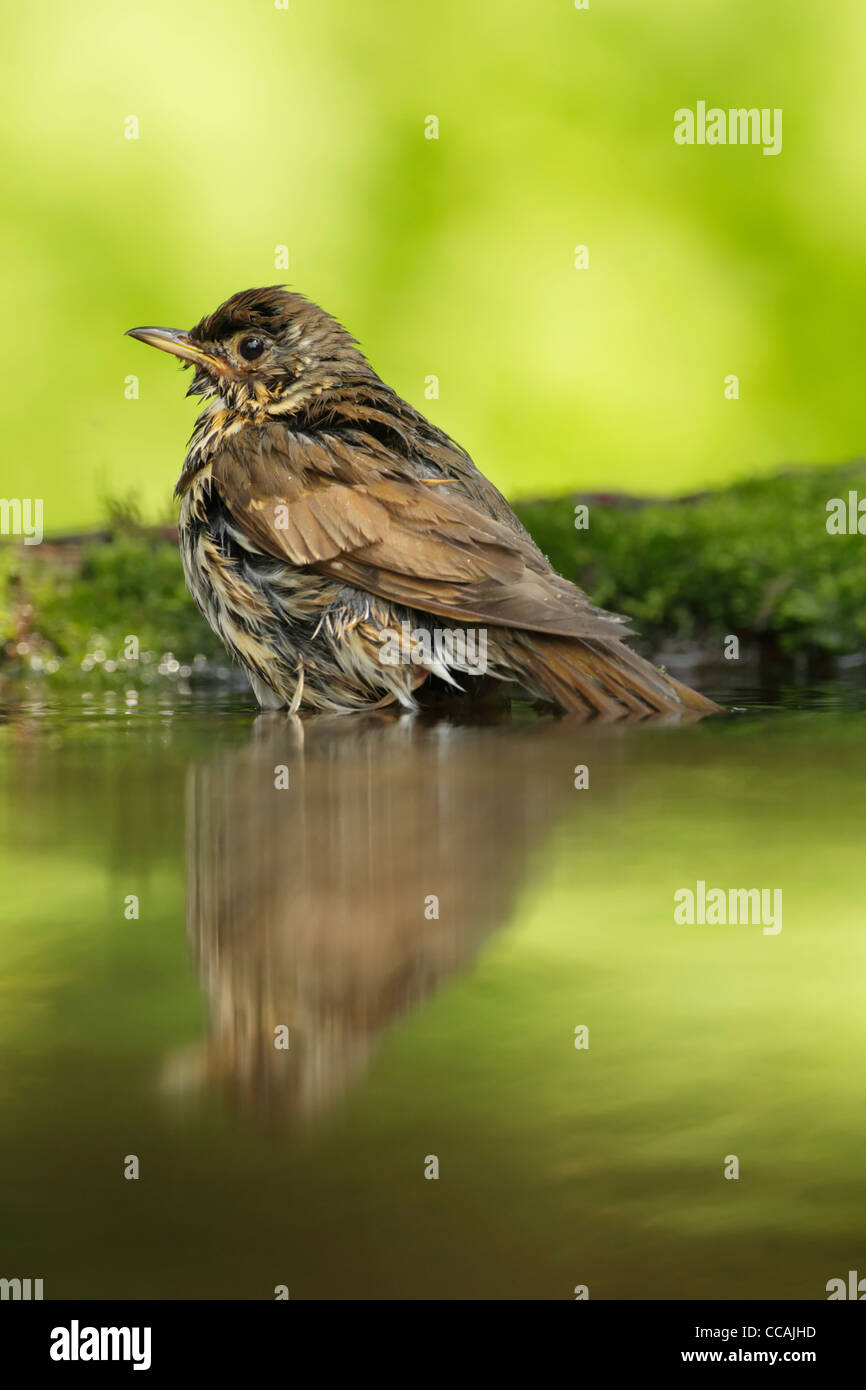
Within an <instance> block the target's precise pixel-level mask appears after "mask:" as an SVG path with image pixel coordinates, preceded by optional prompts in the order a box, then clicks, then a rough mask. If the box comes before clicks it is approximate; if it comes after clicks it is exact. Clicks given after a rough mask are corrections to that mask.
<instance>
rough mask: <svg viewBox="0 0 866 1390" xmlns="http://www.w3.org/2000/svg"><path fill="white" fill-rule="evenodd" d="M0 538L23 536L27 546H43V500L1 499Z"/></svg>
mask: <svg viewBox="0 0 866 1390" xmlns="http://www.w3.org/2000/svg"><path fill="white" fill-rule="evenodd" d="M0 536H23V537H24V544H25V545H41V544H42V498H41V497H0Z"/></svg>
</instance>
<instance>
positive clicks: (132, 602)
mask: <svg viewBox="0 0 866 1390" xmlns="http://www.w3.org/2000/svg"><path fill="white" fill-rule="evenodd" d="M852 489H853V490H855V491H860V492H861V493H862V495H864V496H866V465H849V466H846V467H844V468H822V469H810V470H805V469H804V470H799V471H792V472H790V473H785V474H781V475H779V476H777V477H775V478H772V479H761V480H757V481H754V482H745V483H741V484H737V485H735V486H733V487H730V488H727V489H725V490H724V491H722V492H717V493H710V494H707V495H705V496H701V497H697V498H686V499H680V500H677V501H674V502H641V501H637V500H635V499H633V498H614V497H603V496H594V497H580V498H578V497H563V498H559V499H552V500H551V499H547V500H542V501H537V502H528V503H523V504H521V505H520V506H519V507H518V508H517V510H518V512H519V514H520V516H521V519H522V520H523V522H524V523H525V525H526V526H527V527H528V528H529V530H530V531H531V532H532V534H533V535H534V536H535V538H536V540H537V541H538V543H539V545H540V546H541V548H542V550H544V552H545V554H547V555H548V556H549V557H550V559H551V561H552V562H553V564H554V565H555V566H556V568H557V569H559V570H560V571H561V572H562V573H563V574H565V575H567V576H568V577H569V578H571V579H574V580H576V581H577V583H579V584H580V585H581V586H582V587H583V588H584V589H586V590H587V591H588V592H589V593H591V594H592V596H593V598H594V599H595V601H596V602H597V603H599V604H600V605H602V606H603V607H605V608H611V609H613V610H615V611H617V612H621V613H626V614H628V615H629V616H630V617H631V618H632V619H633V620H634V623H635V626H636V628H637V629H638V630H639V631H640V632H641V633H642V634H643V635H644V636H645V637H646V638H647V639H648V640H649V641H650V642H651V643H658V642H659V641H660V640H661V639H663V638H678V639H685V640H691V641H694V642H698V643H701V642H708V643H712V646H713V648H714V650H718V640H719V635H720V634H726V633H729V632H734V633H737V634H738V635H739V636H740V637H741V638H748V639H750V640H753V641H757V642H758V643H759V644H760V645H761V646H762V647H763V648H765V649H768V650H773V651H775V652H781V653H785V654H788V655H791V656H793V655H796V654H799V653H807V654H810V653H825V654H829V655H843V654H848V653H855V652H858V651H862V650H863V649H864V648H866V604H864V601H863V596H864V594H866V537H864V536H860V535H851V536H847V535H845V536H831V535H828V533H827V529H826V521H827V502H828V500H829V499H830V498H831V497H843V498H846V497H847V495H848V492H849V490H852ZM576 502H583V503H586V504H587V505H588V508H589V525H588V529H586V530H576V529H575V525H574V520H575V514H574V508H575V503H576ZM129 637H134V638H136V639H137V642H138V650H139V657H138V659H135V658H134V657H129V655H128V651H129V643H128V638H129ZM0 643H2V648H3V654H2V659H0V669H2V671H3V673H4V674H5V675H6V676H10V677H15V676H22V675H33V674H41V675H44V676H46V677H49V678H51V680H52V681H57V682H61V683H62V682H64V681H73V682H79V681H81V680H82V679H84V678H85V677H86V679H87V682H88V684H93V683H97V684H98V683H99V682H110V683H111V684H119V683H123V682H127V683H130V681H131V682H132V683H134V684H138V683H148V682H150V681H155V680H158V679H160V678H161V677H164V678H169V679H176V678H177V677H178V674H180V675H181V676H183V675H186V674H191V673H192V671H194V670H198V671H200V672H201V671H207V672H213V671H218V672H220V673H222V674H224V673H225V671H226V669H227V667H228V661H227V659H226V656H225V653H224V652H223V650H222V647H221V645H220V643H219V642H218V641H217V640H216V638H215V637H214V636H213V634H212V633H211V632H210V631H209V629H208V628H207V626H206V624H205V623H204V621H203V620H202V618H201V616H200V615H199V613H198V611H197V609H196V608H195V607H194V605H193V603H192V601H191V599H190V597H189V595H188V593H187V591H186V587H185V585H184V581H183V575H182V572H181V566H180V560H179V556H178V552H177V544H176V541H175V539H174V537H173V535H172V532H171V528H169V527H162V528H159V529H157V530H154V529H146V528H143V527H141V526H140V525H139V523H138V521H137V519H136V515H135V511H134V508H130V507H129V506H128V505H127V506H125V507H123V508H114V509H113V511H112V514H111V518H110V521H109V525H108V529H107V530H106V532H105V533H104V535H102V536H98V537H94V538H91V539H90V540H85V541H82V542H80V543H75V542H71V543H70V542H67V543H64V544H57V543H47V542H46V543H45V544H44V545H42V546H39V547H35V546H34V547H26V546H23V545H22V546H18V545H16V546H12V545H7V546H4V547H3V548H2V549H0Z"/></svg>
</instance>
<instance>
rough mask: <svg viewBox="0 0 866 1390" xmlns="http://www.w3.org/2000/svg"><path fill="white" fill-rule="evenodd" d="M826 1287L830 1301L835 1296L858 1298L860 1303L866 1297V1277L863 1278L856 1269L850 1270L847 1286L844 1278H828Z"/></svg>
mask: <svg viewBox="0 0 866 1390" xmlns="http://www.w3.org/2000/svg"><path fill="white" fill-rule="evenodd" d="M824 1287H825V1288H826V1290H827V1302H828V1303H831V1302H832V1301H833V1299H834V1298H856V1299H857V1300H858V1302H860V1303H862V1302H863V1300H864V1299H866V1279H861V1278H860V1277H859V1275H858V1273H857V1271H856V1269H849V1270H848V1284H847V1287H846V1284H845V1280H844V1279H828V1280H827V1283H826V1284H825V1286H824Z"/></svg>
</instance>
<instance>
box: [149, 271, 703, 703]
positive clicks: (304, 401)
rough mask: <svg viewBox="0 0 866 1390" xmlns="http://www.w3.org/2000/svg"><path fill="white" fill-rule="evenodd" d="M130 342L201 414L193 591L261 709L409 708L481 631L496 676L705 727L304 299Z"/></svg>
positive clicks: (183, 518)
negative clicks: (180, 377)
mask: <svg viewBox="0 0 866 1390" xmlns="http://www.w3.org/2000/svg"><path fill="white" fill-rule="evenodd" d="M129 333H130V336H131V337H133V338H138V339H140V340H141V341H142V342H145V343H150V344H152V345H153V346H154V347H158V348H162V349H163V350H164V351H166V352H170V353H173V354H174V355H175V356H176V357H179V358H181V359H182V360H183V362H184V364H185V365H186V364H191V365H192V366H193V368H194V372H195V374H194V377H193V381H192V384H191V386H190V388H189V391H188V393H187V394H188V395H200V396H204V397H209V398H211V399H210V403H209V404H208V405H207V407H206V408H205V409H204V411H203V412H202V414H201V415H200V416H199V418H198V421H197V423H196V426H195V429H194V431H193V435H192V438H191V440H190V446H189V450H188V453H187V456H186V460H185V462H184V466H183V471H182V473H181V475H180V478H179V480H178V483H177V487H176V489H175V493H176V495H177V496H179V497H180V499H181V508H180V523H179V526H180V546H181V554H182V557H183V566H184V572H185V575H186V581H187V585H188V586H189V590H190V593H191V594H192V596H193V598H194V600H195V602H196V603H197V604H198V606H199V608H200V609H201V611H202V613H203V614H204V616H205V618H206V619H207V621H208V622H209V623H210V625H211V627H212V628H213V629H214V631H215V632H216V633H217V634H218V635H219V636H220V638H221V639H222V641H223V642H224V643H225V645H226V647H227V648H228V650H229V651H230V652H231V653H232V654H233V655H234V656H235V657H236V658H237V660H238V661H239V662H240V663H241V665H242V666H243V667H244V669H245V670H246V672H247V674H248V676H249V679H250V682H251V684H252V687H253V690H254V691H255V694H256V696H257V698H258V701H259V703H260V704H261V705H262V706H263V707H264V708H268V709H279V708H288V709H290V710H297V709H298V708H300V707H304V708H309V709H317V710H331V711H349V710H357V709H363V708H370V707H372V706H377V705H382V704H386V703H390V702H393V701H395V700H396V701H399V702H400V704H401V705H403V706H405V707H407V708H415V707H416V704H417V700H418V697H419V696H424V695H425V694H426V693H427V691H429V690H431V688H435V687H437V686H438V687H439V689H440V690H441V684H440V683H441V682H443V681H444V682H447V683H450V684H457V685H460V682H461V677H464V678H465V675H466V673H467V672H469V673H475V672H476V671H477V670H478V659H477V658H478V647H477V645H476V646H474V647H471V650H470V645H471V644H470V645H467V643H468V642H469V639H470V638H471V637H473V636H475V637H477V636H478V634H479V633H480V634H481V635H482V636H483V639H484V647H485V649H486V660H485V663H484V665H485V667H486V674H487V675H488V676H493V677H496V678H497V679H500V680H506V681H509V682H511V683H512V684H513V685H515V686H516V687H518V688H519V689H520V690H521V691H522V692H524V693H525V694H526V695H528V696H530V697H533V698H539V699H542V700H547V701H551V702H553V703H555V704H558V705H560V706H562V707H563V708H564V709H566V710H569V711H576V712H580V713H590V712H596V713H599V714H602V715H606V716H609V717H616V716H619V715H621V714H625V713H629V712H630V713H632V714H647V713H654V712H664V713H668V712H676V711H680V712H681V711H684V710H692V711H698V712H702V713H705V712H709V711H711V710H714V709H715V708H717V707H716V706H715V705H713V704H712V702H711V701H709V700H707V699H705V698H704V697H703V696H701V695H698V694H697V693H696V692H695V691H693V690H690V689H688V687H686V686H684V685H682V684H681V683H680V682H679V681H676V680H674V679H672V677H670V676H668V675H666V674H665V673H664V672H662V671H660V670H658V669H657V668H656V667H654V666H652V665H650V663H649V662H647V661H644V660H643V658H641V657H640V656H638V655H637V654H636V653H635V652H633V651H632V650H631V649H630V648H629V647H628V646H626V644H625V643H624V642H623V640H622V638H623V635H624V634H627V633H628V631H629V630H628V629H627V628H624V627H623V621H624V620H623V619H622V618H620V617H618V616H617V615H615V614H612V613H607V612H604V611H603V610H602V609H600V608H597V607H595V606H594V605H593V604H592V603H591V601H590V600H589V598H588V597H587V596H586V594H584V593H583V592H582V590H580V589H579V588H577V586H576V585H574V584H572V583H570V582H569V581H568V580H566V579H563V578H562V577H561V576H560V575H559V574H557V572H556V571H555V570H554V569H553V567H552V566H551V565H550V564H549V562H548V561H547V559H546V558H545V557H544V555H542V554H541V551H540V550H539V549H538V547H537V546H536V545H535V543H534V542H533V540H532V538H531V537H530V536H529V534H528V532H527V531H526V530H525V529H524V527H523V526H522V525H521V524H520V522H519V521H518V520H517V518H516V516H515V515H514V513H513V512H512V510H511V508H510V507H509V505H508V503H507V502H506V501H505V498H504V497H502V495H501V494H500V493H499V492H498V491H497V490H496V488H495V487H494V486H493V484H492V483H490V482H488V480H487V479H486V478H485V477H484V475H483V474H482V473H480V472H479V471H478V469H477V468H476V467H475V465H474V463H473V462H472V460H471V458H470V457H469V455H468V454H467V453H466V452H465V450H463V449H461V448H460V446H459V445H458V444H455V442H454V441H453V440H452V439H449V437H448V436H447V435H446V434H444V433H443V432H442V430H440V429H438V428H437V427H436V426H435V425H433V424H431V423H430V421H429V420H427V419H425V418H424V416H423V415H421V414H420V412H419V411H417V410H415V409H414V408H413V407H412V406H411V405H409V404H407V402H406V401H404V400H401V399H400V397H399V396H398V395H397V394H396V392H394V391H393V390H392V389H391V388H390V387H389V386H387V385H386V384H385V383H384V382H383V381H382V380H381V379H380V377H378V376H377V375H376V373H375V371H374V370H373V368H372V367H371V366H370V364H369V363H368V362H367V360H366V358H365V357H364V355H363V354H362V352H361V351H360V349H359V347H358V345H357V342H356V340H355V339H354V338H353V337H352V336H351V335H350V334H349V333H348V332H347V330H346V329H345V328H343V327H342V325H341V324H339V323H338V322H337V321H336V320H335V319H334V318H332V317H331V315H330V314H327V313H325V312H324V310H322V309H320V308H319V307H318V306H317V305H316V304H313V303H311V302H310V301H309V300H307V299H305V298H304V297H303V296H302V295H300V294H295V293H291V292H289V291H287V290H285V289H284V288H283V287H282V286H271V287H269V288H266V289H257V290H245V291H243V292H242V293H240V294H236V295H233V296H232V297H231V299H228V300H226V302H225V303H224V304H223V305H221V306H220V308H219V309H217V310H216V312H215V313H213V314H209V315H207V316H206V317H205V318H203V319H202V320H201V322H200V323H198V324H197V325H196V327H195V328H192V329H190V330H189V331H188V332H185V331H181V330H177V329H168V328H132V329H130V330H129ZM407 632H408V633H409V634H410V635H411V642H410V643H409V644H408V645H407V644H406V643H405V642H404V643H402V645H401V647H400V651H401V653H402V657H401V658H400V659H397V660H395V659H394V657H393V654H392V655H391V656H390V657H389V659H388V660H385V659H384V658H383V648H384V643H385V641H386V640H388V635H389V634H391V635H392V636H393V634H394V633H402V634H404V635H405V634H406V633H407ZM443 632H444V634H445V638H446V639H447V640H442V641H440V640H437V639H438V638H439V637H440V635H441V634H443ZM461 637H462V638H463V639H465V640H464V641H463V643H462V644H461V641H460V640H459V639H460V638H461ZM424 639H427V640H426V641H425V640H424ZM393 650H394V648H393V646H392V649H391V651H392V653H393ZM467 653H469V654H468V655H467ZM470 655H471V658H472V659H471V660H470V659H469V657H470Z"/></svg>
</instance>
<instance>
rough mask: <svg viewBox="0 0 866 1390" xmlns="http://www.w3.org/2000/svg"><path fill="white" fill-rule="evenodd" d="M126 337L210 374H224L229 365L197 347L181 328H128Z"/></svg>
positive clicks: (223, 359) (222, 359)
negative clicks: (169, 353)
mask: <svg viewBox="0 0 866 1390" xmlns="http://www.w3.org/2000/svg"><path fill="white" fill-rule="evenodd" d="M126 336H127V338H138V340H139V342H140V343H149V344H150V346H151V347H156V348H162V350H163V352H171V353H173V354H174V356H175V357H182V358H183V359H184V361H185V362H194V363H195V364H196V366H197V367H205V368H207V369H209V370H210V371H212V372H224V371H226V370H227V368H228V365H229V364H228V362H226V360H225V358H223V357H217V356H216V355H215V354H214V353H211V352H205V350H204V348H200V347H198V345H197V344H196V343H194V342H193V341H192V339H191V338H190V336H189V334H188V333H187V332H186V331H185V330H184V329H183V328H129V329H127V332H126Z"/></svg>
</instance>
